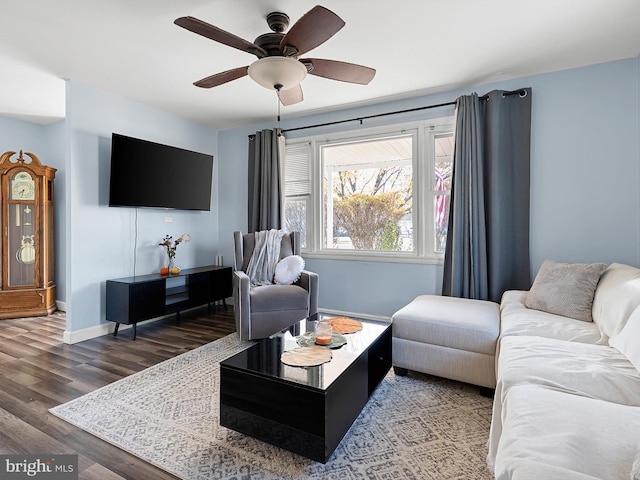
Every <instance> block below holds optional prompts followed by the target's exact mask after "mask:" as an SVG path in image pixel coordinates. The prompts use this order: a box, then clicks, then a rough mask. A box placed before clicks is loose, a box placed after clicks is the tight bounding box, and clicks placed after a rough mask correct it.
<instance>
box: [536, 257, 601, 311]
mask: <svg viewBox="0 0 640 480" xmlns="http://www.w3.org/2000/svg"><path fill="white" fill-rule="evenodd" d="M605 268H607V265H606V264H605V263H590V264H587V263H558V262H553V261H551V260H545V261H544V262H543V263H542V266H541V267H540V270H539V271H538V274H537V275H536V279H535V280H534V282H533V285H532V286H531V290H529V293H528V294H527V300H526V306H527V308H532V309H534V310H541V311H543V312H548V313H554V314H556V315H562V316H564V317H569V318H575V319H576V320H582V321H584V322H591V321H592V318H591V306H592V304H593V297H594V294H595V291H596V286H597V285H598V280H600V275H602V272H604V270H605Z"/></svg>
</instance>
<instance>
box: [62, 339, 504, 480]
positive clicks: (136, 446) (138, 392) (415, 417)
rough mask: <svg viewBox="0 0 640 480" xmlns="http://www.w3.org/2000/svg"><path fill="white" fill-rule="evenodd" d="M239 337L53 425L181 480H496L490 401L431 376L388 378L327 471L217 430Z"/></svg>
mask: <svg viewBox="0 0 640 480" xmlns="http://www.w3.org/2000/svg"><path fill="white" fill-rule="evenodd" d="M249 345H251V343H250V342H240V340H239V339H238V337H237V335H236V334H232V335H229V336H227V337H225V338H222V339H220V340H216V341H215V342H212V343H210V344H208V345H204V346H202V347H200V348H198V349H196V350H192V351H190V352H188V353H185V354H182V355H180V356H178V357H175V358H173V359H170V360H167V361H165V362H162V363H160V364H158V365H155V366H153V367H150V368H148V369H146V370H144V371H142V372H139V373H136V374H134V375H131V376H129V377H126V378H124V379H122V380H119V381H117V382H115V383H112V384H110V385H107V386H105V387H103V388H100V389H99V390H96V391H95V392H92V393H89V394H87V395H84V396H82V397H80V398H77V399H75V400H72V401H70V402H68V403H65V404H63V405H60V406H57V407H54V408H52V409H51V410H50V411H51V413H53V414H54V415H56V416H58V417H60V418H62V419H64V420H66V421H67V422H69V423H71V424H73V425H76V426H78V427H80V428H82V429H83V430H86V431H87V432H90V433H91V434H93V435H95V436H97V437H99V438H101V439H103V440H105V441H107V442H109V443H111V444H113V445H116V446H118V447H120V448H121V449H123V450H126V451H127V452H130V453H132V454H133V455H136V456H137V457H140V458H142V459H143V460H145V461H147V462H149V463H151V464H153V465H155V466H157V467H159V468H161V469H163V470H166V471H167V472H170V473H172V474H173V475H176V476H177V477H180V478H183V479H185V480H187V479H188V480H192V479H202V480H205V479H234V478H235V479H240V478H251V479H263V480H270V479H282V478H290V479H344V480H350V479H363V478H367V479H394V478H402V479H416V480H417V479H438V480H443V479H461V480H462V479H465V480H467V479H470V478H473V479H476V480H481V479H491V478H493V476H492V475H491V473H490V472H489V470H488V469H487V467H486V464H485V458H486V455H487V448H486V442H487V438H488V434H489V424H490V421H491V400H490V399H488V398H485V397H482V396H481V395H480V394H479V393H478V389H477V388H474V387H471V386H469V385H466V384H461V383H457V382H452V381H448V380H444V379H439V378H436V377H431V376H428V375H421V374H414V373H410V374H409V375H408V376H406V377H399V376H395V375H394V374H393V372H392V371H391V372H389V374H387V376H386V378H385V379H384V380H383V381H382V383H381V384H380V386H379V387H378V389H377V390H376V391H375V393H374V394H373V396H372V397H371V399H370V400H369V403H368V404H367V405H366V407H365V408H364V410H363V411H362V413H361V414H360V416H359V417H358V419H357V420H356V421H355V423H354V424H353V426H352V427H351V429H350V430H349V432H348V433H347V435H346V436H345V438H344V439H343V440H342V442H341V443H340V445H339V446H338V448H337V449H336V451H335V452H334V454H333V455H332V457H331V459H330V460H329V461H328V462H327V463H326V464H321V463H318V462H314V461H312V460H309V459H306V458H304V457H301V456H299V455H296V454H293V453H290V452H286V451H284V450H282V449H280V448H278V447H274V446H271V445H269V444H266V443H263V442H261V441H259V440H255V439H253V438H250V437H247V436H245V435H243V434H240V433H237V432H234V431H232V430H229V429H226V428H224V427H221V426H220V425H219V423H218V415H219V405H218V395H219V362H220V361H221V360H224V359H225V358H227V357H229V356H230V355H233V354H235V353H237V352H239V351H241V350H243V349H245V348H247V347H248V346H249Z"/></svg>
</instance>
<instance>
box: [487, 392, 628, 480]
mask: <svg viewBox="0 0 640 480" xmlns="http://www.w3.org/2000/svg"><path fill="white" fill-rule="evenodd" d="M502 412H503V414H502V423H503V433H502V437H501V438H500V443H499V445H498V452H497V455H496V462H495V475H496V479H498V480H503V479H510V480H511V479H519V480H529V479H530V480H534V479H535V480H539V479H540V478H545V480H548V479H557V480H560V479H564V478H580V477H575V476H574V477H572V476H570V475H569V474H567V476H564V475H562V474H560V475H557V476H553V477H546V476H542V477H541V476H540V475H537V474H536V472H535V469H531V468H529V469H527V470H525V471H519V466H520V465H522V464H529V465H530V464H537V465H541V466H546V468H552V470H556V471H558V472H564V471H565V470H566V471H567V472H575V473H576V474H582V475H590V476H593V477H595V478H602V479H607V480H628V479H629V475H630V472H631V466H632V464H633V460H634V457H635V455H636V449H637V445H638V432H639V431H640V407H630V406H627V405H620V404H618V403H613V402H605V401H602V400H596V399H593V398H587V397H582V396H580V395H568V394H566V393H564V392H560V391H557V390H553V389H551V388H547V387H542V386H539V385H517V386H515V387H513V388H511V389H509V391H508V392H507V394H506V395H505V400H504V405H503V410H502ZM526 471H529V472H531V475H530V476H529V475H526Z"/></svg>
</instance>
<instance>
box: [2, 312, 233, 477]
mask: <svg viewBox="0 0 640 480" xmlns="http://www.w3.org/2000/svg"><path fill="white" fill-rule="evenodd" d="M65 322H66V319H65V315H64V313H54V314H53V315H51V316H49V317H38V318H23V319H14V320H0V453H2V454H43V455H44V454H78V470H79V478H80V479H88V480H89V479H95V480H111V479H121V478H126V479H135V480H138V479H140V480H144V479H173V478H175V477H174V476H173V475H170V474H168V473H166V472H164V471H163V470H160V469H157V468H155V467H153V466H151V465H149V464H148V463H146V462H144V461H142V460H139V459H138V458H137V457H134V456H133V455H130V454H128V453H126V452H124V451H122V450H120V449H119V448H117V447H114V446H112V445H110V444H109V443H106V442H104V441H102V440H100V439H98V438H96V437H94V436H93V435H90V434H88V433H86V432H84V431H83V430H80V429H79V428H76V427H74V426H72V425H70V424H68V423H66V422H65V421H63V420H60V419H59V418H57V417H54V416H53V415H51V414H50V413H49V412H48V409H49V408H51V407H54V406H56V405H59V404H61V403H64V402H67V401H69V400H72V399H74V398H77V397H79V396H81V395H84V394H85V393H88V392H91V391H93V390H96V389H97V388H99V387H102V386H104V385H107V384H109V383H112V382H114V381H116V380H118V379H120V378H123V377H126V376H127V375H130V374H132V373H135V372H138V371H140V370H144V369H145V368H147V367H150V366H151V365H155V364H157V363H160V362H162V361H163V360H166V359H168V358H172V357H175V356H177V355H180V354H181V353H184V352H187V351H189V350H192V349H194V348H196V347H199V346H201V345H204V344H206V343H209V342H211V341H213V340H216V339H218V338H221V337H224V336H225V335H227V334H229V333H232V332H234V331H235V325H234V321H233V309H232V308H231V307H229V309H228V310H226V311H225V310H224V309H223V308H222V307H215V308H214V310H213V313H211V314H210V315H207V309H206V308H202V309H196V310H191V311H188V312H183V313H182V314H181V319H180V322H179V323H177V322H176V320H175V317H171V318H166V319H162V320H158V321H156V322H152V323H149V324H146V325H140V326H138V333H137V339H136V340H135V341H133V340H132V339H131V330H124V331H121V332H120V333H119V334H118V336H117V337H113V336H112V335H105V336H103V337H99V338H95V339H92V340H87V341H85V342H81V343H76V344H75V345H66V344H64V343H63V342H62V334H63V332H64V330H65Z"/></svg>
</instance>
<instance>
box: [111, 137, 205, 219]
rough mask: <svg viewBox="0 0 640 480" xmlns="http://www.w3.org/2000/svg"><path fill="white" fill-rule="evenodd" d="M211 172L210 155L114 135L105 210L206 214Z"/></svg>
mask: <svg viewBox="0 0 640 480" xmlns="http://www.w3.org/2000/svg"><path fill="white" fill-rule="evenodd" d="M212 172H213V156H212V155H207V154H204V153H198V152H192V151H190V150H184V149H181V148H176V147H170V146H168V145H162V144H159V143H154V142H149V141H146V140H141V139H138V138H132V137H127V136H124V135H120V134H117V133H114V134H112V137H111V179H110V186H109V206H110V207H151V208H175V209H181V210H210V205H211V182H212Z"/></svg>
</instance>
